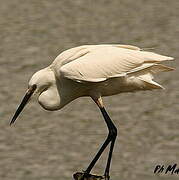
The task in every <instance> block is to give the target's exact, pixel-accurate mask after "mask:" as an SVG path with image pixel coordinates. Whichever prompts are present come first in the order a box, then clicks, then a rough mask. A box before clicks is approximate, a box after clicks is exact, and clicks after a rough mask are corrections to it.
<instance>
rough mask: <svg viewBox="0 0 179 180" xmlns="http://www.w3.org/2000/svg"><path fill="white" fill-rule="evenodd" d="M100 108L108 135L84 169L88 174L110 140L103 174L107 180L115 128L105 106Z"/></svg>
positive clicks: (115, 133) (115, 132)
mask: <svg viewBox="0 0 179 180" xmlns="http://www.w3.org/2000/svg"><path fill="white" fill-rule="evenodd" d="M100 110H101V112H102V115H103V117H104V120H105V122H106V124H107V127H108V131H109V133H108V136H107V138H106V140H105V142H104V143H103V145H102V146H101V148H100V149H99V151H98V152H97V154H96V156H95V157H94V159H93V160H92V161H91V163H90V164H89V166H88V168H87V169H86V171H85V174H86V175H87V174H89V173H90V172H91V170H92V168H93V167H94V165H95V164H96V162H97V161H98V159H99V158H100V156H101V154H102V153H103V151H104V150H105V149H106V147H107V146H108V144H109V143H110V142H111V146H110V151H109V156H108V160H107V165H106V169H105V174H104V175H105V179H106V180H107V179H109V170H110V163H111V158H112V152H113V147H114V143H115V139H116V136H117V128H116V127H115V125H114V124H113V122H112V120H111V119H110V117H109V115H108V114H107V112H106V110H105V108H104V107H100Z"/></svg>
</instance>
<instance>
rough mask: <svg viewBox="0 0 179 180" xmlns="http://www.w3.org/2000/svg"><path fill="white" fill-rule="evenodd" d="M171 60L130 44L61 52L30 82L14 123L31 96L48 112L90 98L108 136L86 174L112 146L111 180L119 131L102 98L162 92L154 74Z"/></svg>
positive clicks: (80, 48)
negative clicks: (74, 101) (121, 94)
mask: <svg viewBox="0 0 179 180" xmlns="http://www.w3.org/2000/svg"><path fill="white" fill-rule="evenodd" d="M166 60H173V58H172V57H168V56H163V55H159V54H156V53H153V52H147V51H143V50H142V49H140V48H138V47H136V46H131V45H120V44H119V45H116V44H114V45H112V44H109V45H84V46H79V47H75V48H71V49H69V50H66V51H64V52H62V53H61V54H60V55H59V56H57V58H56V59H55V60H54V61H53V63H52V64H51V65H49V66H48V67H46V68H44V69H42V70H40V71H38V72H36V73H35V74H34V75H33V76H32V78H31V79H30V81H29V85H28V90H27V92H26V95H25V96H24V98H23V100H22V102H21V104H20V105H19V107H18V109H17V111H16V112H15V114H14V116H13V118H12V120H11V122H10V124H12V123H14V122H15V120H16V118H17V117H18V115H19V114H20V112H21V111H22V109H23V108H24V106H25V105H26V104H27V102H28V101H29V99H30V97H31V96H32V95H37V96H38V102H39V104H40V105H41V106H42V107H43V108H44V109H46V110H50V111H53V110H59V109H61V108H62V107H64V106H65V105H66V104H68V103H69V102H71V101H73V100H74V99H76V98H78V97H82V96H90V97H91V98H92V99H93V100H94V102H95V103H96V104H97V105H98V107H99V108H100V110H101V112H102V115H103V117H104V120H105V122H106V124H107V127H108V130H109V133H108V136H107V138H106V140H105V142H104V143H103V144H102V146H101V148H100V149H99V151H98V153H97V154H96V156H95V157H94V159H93V160H92V162H91V163H90V164H89V166H88V168H87V169H86V171H85V172H84V177H85V176H88V175H89V173H90V172H91V170H92V168H93V167H94V165H95V164H96V162H97V160H98V159H99V158H100V156H101V154H102V153H103V151H104V149H105V148H106V147H107V146H108V145H109V144H110V150H109V156H108V160H107V165H106V169H105V172H104V177H105V180H109V170H110V163H111V158H112V152H113V147H114V143H115V139H116V136H117V128H116V127H115V125H114V124H113V122H112V120H111V119H110V117H109V115H108V114H107V112H106V110H105V108H104V105H103V102H102V96H111V95H115V94H119V93H124V92H133V91H139V90H152V89H162V88H163V87H162V86H161V85H159V84H158V83H156V82H155V81H153V75H155V74H157V73H159V72H163V71H171V70H173V68H171V67H168V66H165V65H162V64H160V62H162V61H166Z"/></svg>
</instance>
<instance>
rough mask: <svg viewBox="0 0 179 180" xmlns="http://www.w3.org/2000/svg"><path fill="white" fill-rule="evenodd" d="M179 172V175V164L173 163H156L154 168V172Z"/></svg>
mask: <svg viewBox="0 0 179 180" xmlns="http://www.w3.org/2000/svg"><path fill="white" fill-rule="evenodd" d="M160 173H164V174H171V175H173V174H178V175H179V168H178V167H177V164H173V165H167V166H166V165H156V166H155V169H154V174H160Z"/></svg>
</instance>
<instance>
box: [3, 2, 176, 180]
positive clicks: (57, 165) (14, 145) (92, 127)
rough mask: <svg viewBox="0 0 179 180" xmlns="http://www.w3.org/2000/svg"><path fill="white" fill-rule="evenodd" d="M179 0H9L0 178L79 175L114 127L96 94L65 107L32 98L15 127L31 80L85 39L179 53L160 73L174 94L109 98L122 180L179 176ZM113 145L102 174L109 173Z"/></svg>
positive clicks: (58, 179) (115, 175) (116, 179)
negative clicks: (170, 170)
mask: <svg viewBox="0 0 179 180" xmlns="http://www.w3.org/2000/svg"><path fill="white" fill-rule="evenodd" d="M178 38H179V1H178V0H171V1H170V0H150V1H149V0H112V1H109V0H98V1H94V0H85V1H83V0H73V1H72V0H69V1H68V0H66V1H65V0H43V1H42V0H39V1H37V0H29V1H24V0H11V1H10V0H9V1H7V0H0V78H1V79H0V117H1V118H0V180H69V179H71V175H72V174H73V173H74V172H76V171H81V170H82V169H83V170H84V169H85V168H86V167H87V165H88V163H89V162H90V160H91V159H92V157H93V156H94V155H95V152H96V151H97V149H98V147H99V145H100V144H101V143H102V141H103V140H104V139H105V137H106V134H107V130H106V127H105V123H104V121H103V119H102V116H101V114H100V112H99V110H98V109H97V107H96V106H95V105H94V103H93V102H92V101H91V99H90V98H80V99H77V100H75V101H74V102H72V103H70V104H69V105H68V106H66V107H64V108H63V109H62V110H60V111H57V112H47V111H44V110H43V109H42V108H41V107H40V106H39V105H38V104H37V102H35V101H32V102H31V103H30V104H29V105H28V106H27V107H26V108H25V110H24V112H23V113H22V114H21V116H20V117H19V119H18V120H17V123H16V125H15V126H13V127H9V124H8V123H9V120H10V118H11V117H12V115H13V113H14V111H15V110H16V107H17V105H18V104H19V102H20V100H21V99H22V96H23V95H24V92H25V91H26V88H27V83H28V80H29V78H30V77H31V76H32V74H33V73H34V72H36V71H37V70H39V69H41V68H44V67H46V66H47V65H49V64H50V63H51V62H52V61H53V60H54V58H55V57H56V56H57V55H58V54H59V53H60V52H62V51H63V50H65V49H68V48H71V47H74V46H79V45H83V44H102V43H120V44H132V45H136V46H139V47H143V48H147V47H154V48H155V49H154V51H155V52H158V53H161V54H164V55H170V56H173V57H175V59H176V61H175V62H169V63H168V64H169V65H171V66H173V67H176V70H175V71H173V72H168V73H162V74H160V76H158V77H157V78H156V79H157V81H158V82H160V83H161V84H162V85H164V86H165V88H166V89H165V90H164V91H162V90H156V91H152V92H138V93H128V94H121V95H117V96H112V97H107V98H104V102H105V105H106V108H107V110H108V112H109V114H110V115H111V118H112V119H113V120H114V122H115V124H116V125H117V127H118V132H119V136H118V138H117V142H116V146H115V150H114V156H113V161H112V169H111V179H112V180H175V179H178V178H179V175H173V176H171V175H164V174H163V175H155V174H153V170H154V167H155V166H156V165H157V164H164V165H168V164H174V163H178V164H179V111H178V98H179V90H178V87H179V86H178V85H179V80H178V79H179V70H178V69H179V68H178V66H179V60H178V57H179V53H178V52H179V51H178V48H179V43H178ZM106 155H107V151H106V152H105V154H104V156H103V157H102V158H101V159H100V161H99V163H98V164H97V165H96V167H95V169H94V171H93V173H97V174H102V173H103V170H104V167H105V162H106Z"/></svg>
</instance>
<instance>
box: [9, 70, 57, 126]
mask: <svg viewBox="0 0 179 180" xmlns="http://www.w3.org/2000/svg"><path fill="white" fill-rule="evenodd" d="M54 82H55V77H54V73H53V71H52V70H51V69H49V68H45V69H42V70H40V71H37V72H36V73H35V74H34V75H33V76H32V77H31V79H30V81H29V84H28V89H27V91H26V93H25V96H24V98H23V99H22V102H21V103H20V105H19V106H18V108H17V110H16V112H15V114H14V116H13V118H12V120H11V121H10V125H11V124H13V123H14V122H15V120H16V119H17V117H18V116H19V114H20V113H21V111H22V110H23V109H24V107H25V105H26V104H27V103H28V102H29V100H30V99H31V98H32V97H33V96H35V95H37V96H40V95H41V94H42V93H43V92H44V91H47V90H48V89H49V88H50V87H51V86H53V84H54Z"/></svg>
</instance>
